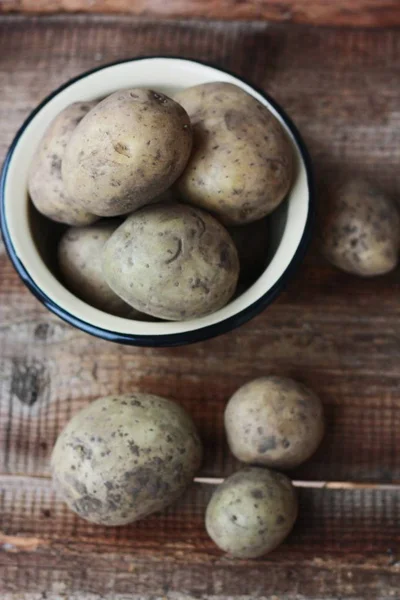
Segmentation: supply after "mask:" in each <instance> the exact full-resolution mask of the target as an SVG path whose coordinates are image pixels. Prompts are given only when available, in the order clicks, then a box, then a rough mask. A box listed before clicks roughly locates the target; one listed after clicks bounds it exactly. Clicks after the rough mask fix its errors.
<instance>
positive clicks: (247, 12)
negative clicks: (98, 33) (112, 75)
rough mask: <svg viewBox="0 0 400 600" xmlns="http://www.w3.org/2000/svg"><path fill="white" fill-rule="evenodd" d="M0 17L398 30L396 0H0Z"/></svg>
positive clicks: (399, 18) (399, 22) (399, 9)
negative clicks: (97, 16) (124, 16)
mask: <svg viewBox="0 0 400 600" xmlns="http://www.w3.org/2000/svg"><path fill="white" fill-rule="evenodd" d="M0 12H22V13H57V12H83V13H129V14H132V15H135V16H141V17H143V16H145V17H161V18H193V17H195V18H206V19H247V20H249V19H251V20H255V21H277V22H286V23H302V24H307V25H330V26H332V25H346V26H353V27H354V26H355V27H393V26H396V25H399V24H400V6H399V2H398V0H333V1H330V0H274V2H271V1H270V0H222V1H221V0H168V1H167V2H165V1H164V0H133V1H132V0H0Z"/></svg>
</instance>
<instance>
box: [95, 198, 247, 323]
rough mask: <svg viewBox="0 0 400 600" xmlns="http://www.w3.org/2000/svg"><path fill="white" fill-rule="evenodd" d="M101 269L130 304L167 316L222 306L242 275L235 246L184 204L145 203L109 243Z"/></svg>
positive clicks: (180, 317)
mask: <svg viewBox="0 0 400 600" xmlns="http://www.w3.org/2000/svg"><path fill="white" fill-rule="evenodd" d="M103 271H104V275H105V278H106V281H107V283H108V284H109V286H110V287H111V288H112V289H113V290H114V291H115V293H116V294H118V296H120V297H121V298H123V299H124V300H125V301H126V302H128V303H129V304H130V305H131V306H133V307H134V308H136V309H137V310H139V311H142V312H145V313H146V314H150V315H153V316H154V317H159V318H161V319H167V320H172V321H175V320H187V319H191V318H195V317H200V316H203V315H206V314H209V313H212V312H214V311H216V310H218V309H219V308H222V307H223V306H224V305H225V304H226V303H227V302H228V301H229V300H230V298H231V297H232V296H233V294H234V292H235V289H236V284H237V280H238V275H239V259H238V255H237V251H236V248H235V246H234V244H233V241H232V239H231V237H230V236H229V234H228V232H227V231H226V229H225V228H224V227H223V226H222V225H221V224H220V223H219V222H218V221H217V220H216V219H214V217H212V216H211V215H209V214H207V213H205V212H204V211H202V210H199V209H197V208H194V207H191V206H187V205H185V204H177V203H168V204H155V205H152V206H147V207H146V208H143V209H141V210H139V211H137V212H135V213H133V214H132V215H131V216H130V217H128V218H127V219H126V221H125V222H124V223H123V224H122V225H121V226H120V227H119V228H118V229H117V230H116V231H115V233H113V235H112V236H111V238H110V239H109V241H108V242H107V243H106V245H105V247H104V252H103Z"/></svg>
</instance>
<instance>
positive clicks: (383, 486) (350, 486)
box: [0, 473, 400, 491]
mask: <svg viewBox="0 0 400 600" xmlns="http://www.w3.org/2000/svg"><path fill="white" fill-rule="evenodd" d="M38 481H41V482H43V483H50V482H51V477H48V476H46V475H23V474H18V473H14V474H9V473H0V488H1V484H2V482H5V483H14V484H18V483H19V484H24V483H25V484H29V483H34V482H36V483H37V482H38ZM223 481H224V478H222V477H195V478H194V479H193V482H194V483H198V484H201V485H219V484H220V483H222V482H223ZM292 483H293V485H294V486H295V487H298V488H305V489H326V490H379V491H396V490H399V491H400V481H393V482H391V483H372V482H358V481H304V480H297V479H295V480H293V481H292Z"/></svg>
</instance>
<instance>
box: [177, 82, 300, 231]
mask: <svg viewBox="0 0 400 600" xmlns="http://www.w3.org/2000/svg"><path fill="white" fill-rule="evenodd" d="M175 99H176V100H177V101H178V102H179V103H180V104H182V106H183V107H184V108H185V109H186V110H187V112H188V114H189V116H190V119H191V121H192V125H193V135H194V139H193V152H192V155H191V157H190V160H189V163H188V165H187V167H186V169H185V171H184V173H183V175H182V176H181V178H180V179H179V182H178V186H179V190H180V193H181V194H182V196H183V197H184V198H185V200H186V201H187V202H189V203H191V204H195V205H197V206H200V207H202V208H205V209H207V210H209V211H211V212H214V213H216V214H217V215H219V216H220V217H221V219H222V220H223V222H224V223H227V224H229V223H230V224H237V225H240V224H243V223H250V222H252V221H256V220H257V219H261V218H262V217H265V216H266V215H268V214H269V213H270V212H272V211H273V210H274V209H275V208H276V207H277V206H278V205H279V204H280V203H281V202H282V200H283V199H284V198H285V196H286V194H287V193H288V191H289V188H290V185H291V182H292V179H293V153H292V148H291V145H290V142H289V139H288V137H287V135H286V133H285V132H284V130H283V128H282V127H281V125H280V123H279V122H278V121H277V119H276V118H275V117H274V116H273V114H272V113H271V112H270V111H269V110H268V109H267V108H266V107H265V106H264V105H262V104H260V102H258V101H257V100H256V99H255V98H253V96H250V95H249V94H247V93H246V92H245V91H243V90H242V89H241V88H239V87H237V86H235V85H232V84H230V83H206V84H202V85H197V86H195V87H191V88H188V89H186V90H184V91H183V92H180V93H178V94H177V95H176V98H175Z"/></svg>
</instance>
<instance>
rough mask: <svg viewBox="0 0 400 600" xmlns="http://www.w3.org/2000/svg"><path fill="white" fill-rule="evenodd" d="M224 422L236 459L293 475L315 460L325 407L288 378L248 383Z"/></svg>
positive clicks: (231, 404)
mask: <svg viewBox="0 0 400 600" xmlns="http://www.w3.org/2000/svg"><path fill="white" fill-rule="evenodd" d="M224 421H225V430H226V434H227V438H228V444H229V447H230V449H231V452H232V454H234V455H235V456H236V458H238V459H239V460H241V461H242V462H245V463H251V464H258V465H266V466H268V467H273V468H277V469H291V468H293V467H296V466H297V465H300V464H301V463H302V462H304V461H305V460H307V459H308V458H310V456H311V455H312V454H313V453H314V452H315V450H316V449H317V447H318V446H319V444H320V442H321V440H322V437H323V434H324V414H323V406H322V403H321V401H320V400H319V398H318V397H317V396H316V395H315V394H314V393H313V392H311V391H310V390H309V389H307V388H306V387H305V386H304V385H302V384H300V383H297V382H296V381H293V380H292V379H288V378H286V377H260V378H259V379H254V380H253V381H249V382H248V383H246V384H245V385H244V386H242V387H241V388H240V389H239V390H237V392H235V393H234V394H233V396H232V397H231V399H230V400H229V402H228V404H227V406H226V409H225V415H224Z"/></svg>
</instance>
